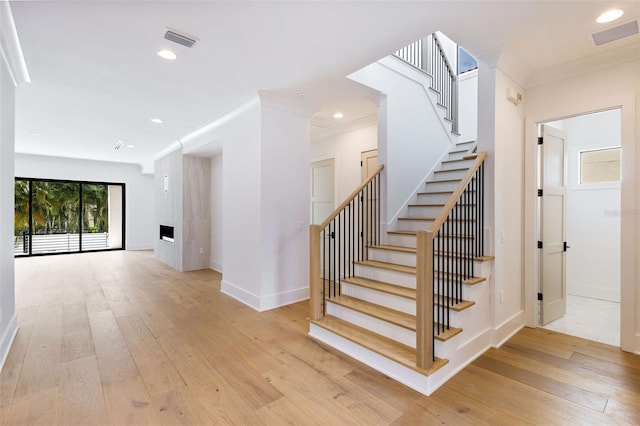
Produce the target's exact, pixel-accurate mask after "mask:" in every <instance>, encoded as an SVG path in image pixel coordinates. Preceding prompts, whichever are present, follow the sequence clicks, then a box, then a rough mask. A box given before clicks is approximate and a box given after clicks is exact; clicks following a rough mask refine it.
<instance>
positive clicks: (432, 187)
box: [425, 180, 460, 192]
mask: <svg viewBox="0 0 640 426" xmlns="http://www.w3.org/2000/svg"><path fill="white" fill-rule="evenodd" d="M458 185H460V181H452V182H436V181H433V180H431V181H429V182H427V183H426V184H425V191H426V192H437V191H455V190H456V188H457V187H458Z"/></svg>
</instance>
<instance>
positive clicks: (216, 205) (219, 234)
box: [209, 154, 224, 272]
mask: <svg viewBox="0 0 640 426" xmlns="http://www.w3.org/2000/svg"><path fill="white" fill-rule="evenodd" d="M210 161H211V173H210V176H211V183H210V186H211V258H210V260H209V267H210V268H211V269H213V270H216V271H218V272H222V262H223V251H222V240H223V235H224V227H223V224H224V222H223V216H222V202H223V195H222V194H223V193H222V176H223V171H222V162H223V161H222V155H221V154H220V155H216V156H215V157H213V158H211V160H210Z"/></svg>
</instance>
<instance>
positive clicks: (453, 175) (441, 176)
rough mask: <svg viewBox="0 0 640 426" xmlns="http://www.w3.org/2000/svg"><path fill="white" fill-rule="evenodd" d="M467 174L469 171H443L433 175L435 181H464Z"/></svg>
mask: <svg viewBox="0 0 640 426" xmlns="http://www.w3.org/2000/svg"><path fill="white" fill-rule="evenodd" d="M466 174H467V170H441V171H437V172H435V173H434V174H433V179H434V180H445V179H462V178H463V177H464V176H465V175H466Z"/></svg>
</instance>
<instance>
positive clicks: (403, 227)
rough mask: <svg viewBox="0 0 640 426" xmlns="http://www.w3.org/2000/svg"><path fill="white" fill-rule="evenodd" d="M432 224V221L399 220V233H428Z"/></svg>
mask: <svg viewBox="0 0 640 426" xmlns="http://www.w3.org/2000/svg"><path fill="white" fill-rule="evenodd" d="M432 223H433V221H432V220H399V221H398V231H426V230H427V229H429V227H430V226H431V224H432Z"/></svg>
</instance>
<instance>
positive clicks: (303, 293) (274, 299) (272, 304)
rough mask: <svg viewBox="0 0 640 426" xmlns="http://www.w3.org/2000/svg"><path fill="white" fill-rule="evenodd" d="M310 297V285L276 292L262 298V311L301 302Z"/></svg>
mask: <svg viewBox="0 0 640 426" xmlns="http://www.w3.org/2000/svg"><path fill="white" fill-rule="evenodd" d="M307 299H309V287H308V286H305V287H299V288H295V289H293V290H287V291H283V292H281V293H274V294H270V295H268V296H262V297H261V298H260V309H259V311H260V312H264V311H268V310H271V309H275V308H280V307H282V306H286V305H291V304H292V303H297V302H301V301H303V300H307Z"/></svg>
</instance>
